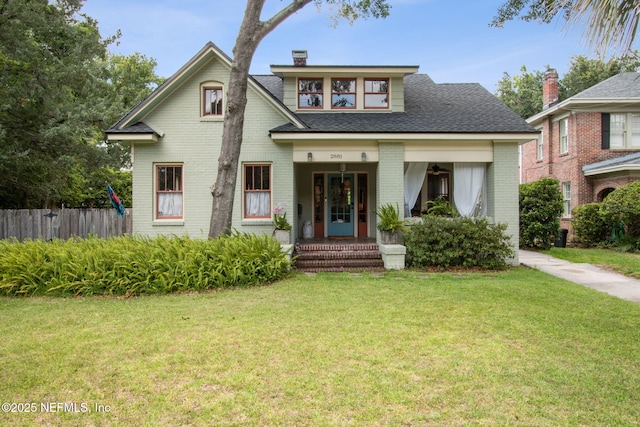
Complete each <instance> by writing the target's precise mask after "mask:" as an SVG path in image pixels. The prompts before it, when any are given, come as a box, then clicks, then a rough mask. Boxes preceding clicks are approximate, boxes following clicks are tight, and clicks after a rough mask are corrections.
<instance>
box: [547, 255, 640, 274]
mask: <svg viewBox="0 0 640 427" xmlns="http://www.w3.org/2000/svg"><path fill="white" fill-rule="evenodd" d="M545 253H547V254H549V255H552V256H554V257H556V258H561V259H564V260H567V261H571V262H577V263H588V264H593V265H597V266H599V267H602V268H606V269H609V270H613V271H617V272H618V273H621V274H624V275H627V276H630V277H634V278H636V279H640V254H636V253H628V252H620V251H617V250H614V249H582V248H551V249H550V250H548V251H545Z"/></svg>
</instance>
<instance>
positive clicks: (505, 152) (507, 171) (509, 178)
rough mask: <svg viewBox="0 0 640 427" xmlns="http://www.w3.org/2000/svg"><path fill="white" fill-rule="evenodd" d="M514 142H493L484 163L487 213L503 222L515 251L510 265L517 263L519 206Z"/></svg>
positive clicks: (497, 221) (495, 219)
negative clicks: (488, 160)
mask: <svg viewBox="0 0 640 427" xmlns="http://www.w3.org/2000/svg"><path fill="white" fill-rule="evenodd" d="M518 181H519V180H518V144H517V143H514V142H494V143H493V163H490V164H489V165H488V167H487V215H488V216H489V217H490V218H493V221H494V222H495V223H496V224H497V223H506V224H507V230H506V233H507V234H508V235H510V236H511V246H512V247H513V250H514V252H515V256H514V258H512V259H509V260H507V262H508V263H509V264H511V265H518V263H519V260H518V247H519V243H520V208H519V184H518Z"/></svg>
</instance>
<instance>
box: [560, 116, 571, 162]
mask: <svg viewBox="0 0 640 427" xmlns="http://www.w3.org/2000/svg"><path fill="white" fill-rule="evenodd" d="M558 123H559V128H560V132H559V133H560V154H567V153H568V152H569V119H568V118H564V119H561V120H560V121H559V122H558ZM563 128H564V129H563ZM563 130H564V132H563Z"/></svg>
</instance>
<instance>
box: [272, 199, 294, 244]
mask: <svg viewBox="0 0 640 427" xmlns="http://www.w3.org/2000/svg"><path fill="white" fill-rule="evenodd" d="M284 208H285V206H284V205H280V204H279V205H278V206H276V207H275V208H274V209H273V224H274V225H275V227H276V228H275V230H273V235H274V236H275V238H276V240H277V241H278V242H280V244H281V245H288V244H289V243H290V242H291V224H289V221H287V213H286V212H284V213H282V212H283V211H284Z"/></svg>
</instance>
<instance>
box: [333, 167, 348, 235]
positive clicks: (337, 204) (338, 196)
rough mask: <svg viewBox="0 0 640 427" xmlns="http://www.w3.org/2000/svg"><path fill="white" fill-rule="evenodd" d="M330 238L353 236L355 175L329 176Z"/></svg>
mask: <svg viewBox="0 0 640 427" xmlns="http://www.w3.org/2000/svg"><path fill="white" fill-rule="evenodd" d="M328 178H329V203H328V204H327V205H328V206H327V208H328V212H327V214H328V215H327V217H328V224H327V234H328V235H329V236H353V219H354V218H353V189H354V188H353V187H354V182H353V174H348V173H340V174H329V177H328Z"/></svg>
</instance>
